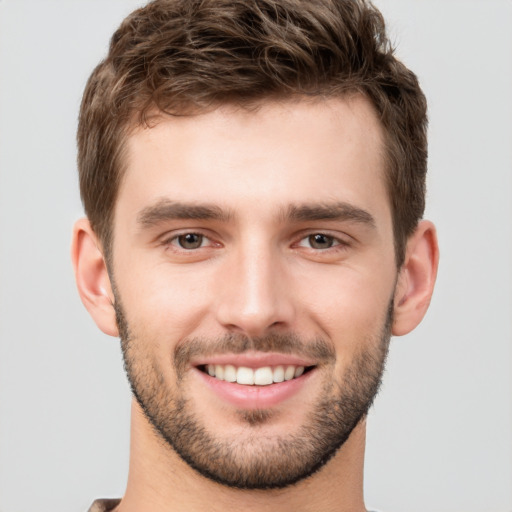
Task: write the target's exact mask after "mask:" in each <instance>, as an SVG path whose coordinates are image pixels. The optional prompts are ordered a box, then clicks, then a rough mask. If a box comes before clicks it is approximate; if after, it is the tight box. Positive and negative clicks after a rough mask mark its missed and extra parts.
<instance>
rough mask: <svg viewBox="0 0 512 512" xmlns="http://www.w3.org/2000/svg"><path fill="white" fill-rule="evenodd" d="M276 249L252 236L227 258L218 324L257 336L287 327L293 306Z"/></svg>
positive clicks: (259, 238)
mask: <svg viewBox="0 0 512 512" xmlns="http://www.w3.org/2000/svg"><path fill="white" fill-rule="evenodd" d="M282 270H283V267H282V261H281V257H280V254H279V250H278V249H277V248H276V247H274V246H273V245H272V243H271V242H269V240H268V239H267V240H265V239H264V238H263V237H257V236H253V237H251V240H250V241H247V242H246V243H241V244H240V245H239V246H238V247H237V248H236V249H235V250H234V251H233V252H232V254H231V255H230V258H229V265H228V269H227V276H225V279H224V282H223V283H222V284H221V286H222V294H221V297H222V299H221V303H220V304H219V309H218V315H219V321H220V322H221V323H222V324H223V326H224V327H226V328H228V329H230V330H236V331H239V332H243V333H245V334H247V335H249V336H261V335H263V334H264V333H265V332H266V331H267V330H268V329H269V328H275V327H277V326H281V327H282V326H284V325H287V324H290V323H291V321H292V316H293V307H292V304H291V302H290V299H289V297H288V296H287V293H286V291H285V286H283V284H284V283H283V279H284V275H283V272H282Z"/></svg>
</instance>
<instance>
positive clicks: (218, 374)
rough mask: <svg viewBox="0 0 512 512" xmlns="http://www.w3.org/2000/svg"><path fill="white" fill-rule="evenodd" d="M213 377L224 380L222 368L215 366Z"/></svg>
mask: <svg viewBox="0 0 512 512" xmlns="http://www.w3.org/2000/svg"><path fill="white" fill-rule="evenodd" d="M215 377H217V379H220V380H224V366H222V365H220V364H216V365H215Z"/></svg>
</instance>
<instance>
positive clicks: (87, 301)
mask: <svg viewBox="0 0 512 512" xmlns="http://www.w3.org/2000/svg"><path fill="white" fill-rule="evenodd" d="M100 247H101V244H100V243H99V240H98V238H97V237H96V235H95V233H94V231H93V230H92V228H91V224H90V223H89V220H88V219H80V220H78V221H77V222H76V223H75V226H74V228H73V240H72V244H71V260H72V262H73V268H74V271H75V280H76V285H77V288H78V293H79V294H80V298H81V299H82V302H83V304H84V306H85V307H86V309H87V311H89V314H90V315H91V316H92V318H93V320H94V321H95V322H96V325H97V326H98V327H99V328H100V329H101V330H102V331H103V332H104V333H105V334H109V335H110V336H118V335H119V332H118V330H117V323H116V315H115V311H114V306H113V304H114V294H113V293H112V287H111V284H110V278H109V275H108V272H107V266H106V263H105V259H104V257H103V253H102V251H101V249H100Z"/></svg>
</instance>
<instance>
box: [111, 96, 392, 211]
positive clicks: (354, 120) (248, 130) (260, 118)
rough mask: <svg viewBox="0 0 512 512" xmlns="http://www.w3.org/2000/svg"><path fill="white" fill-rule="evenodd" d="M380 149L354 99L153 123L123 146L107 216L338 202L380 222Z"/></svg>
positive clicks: (365, 104)
mask: <svg viewBox="0 0 512 512" xmlns="http://www.w3.org/2000/svg"><path fill="white" fill-rule="evenodd" d="M383 147H384V146H383V133H382V127H381V125H380V122H379V121H378V119H377V116H376V114H375V112H374V110H373V107H372V105H371V104H370V102H369V101H368V100H366V99H365V98H364V97H362V96H359V95H354V96H351V97H345V98H335V99H332V98H331V99H324V100H318V99H315V100H297V101H282V102H277V101H268V102H263V103H262V104H260V105H259V106H258V107H257V108H253V109H244V108H237V107H234V106H230V105H227V106H222V107H220V108H217V109H215V110H212V111H209V112H207V113H203V114H197V115H189V116H182V117H170V116H162V117H159V118H157V119H156V121H155V123H154V124H152V127H150V128H147V127H140V128H137V129H136V130H134V131H133V133H132V134H131V135H130V136H129V137H128V140H127V152H126V172H125V174H124V176H123V180H122V183H121V185H120V190H119V194H118V201H117V204H116V213H115V217H118V215H130V214H131V215H132V216H133V215H135V214H136V212H137V211H140V209H142V208H144V207H147V206H148V205H151V203H155V202H157V201H161V200H162V199H171V200H177V201H185V202H199V203H201V202H206V203H209V204H210V203H213V204H216V205H219V206H220V207H222V208H225V209H226V210H232V211H234V212H235V213H236V212H237V210H240V211H241V212H242V211H244V210H245V211H249V209H250V208H252V211H253V213H255V214H256V212H258V211H259V212H261V211H263V210H265V211H266V212H270V211H271V210H273V212H274V213H275V212H276V211H277V210H279V209H280V210H281V211H282V210H283V208H287V207H288V206H289V205H290V204H301V203H308V204H311V203H314V202H324V203H326V202H330V201H331V202H332V201H345V202H348V203H351V204H352V203H356V206H365V207H366V208H367V209H368V208H370V207H371V208H376V209H377V210H378V209H379V208H380V210H382V211H380V212H374V213H375V214H377V215H379V214H380V215H382V214H386V213H389V206H388V200H387V194H386V187H385V180H384V158H383ZM357 203H367V204H357ZM372 203H373V206H372ZM377 203H379V204H377Z"/></svg>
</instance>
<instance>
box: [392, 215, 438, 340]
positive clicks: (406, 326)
mask: <svg viewBox="0 0 512 512" xmlns="http://www.w3.org/2000/svg"><path fill="white" fill-rule="evenodd" d="M438 263H439V247H438V244H437V235H436V229H435V227H434V225H433V224H432V223H431V222H429V221H421V222H420V223H419V224H418V227H417V228H416V231H415V232H414V233H413V235H412V236H411V237H410V238H409V240H408V242H407V247H406V253H405V261H404V264H403V265H402V268H401V269H400V273H399V276H398V283H397V286H396V290H395V300H394V317H393V327H392V329H391V331H392V333H393V335H394V336H402V335H403V334H407V333H408V332H410V331H412V330H413V329H414V328H415V327H416V326H417V325H418V324H419V323H420V322H421V320H422V319H423V317H424V316H425V313H426V312H427V309H428V306H429V304H430V299H431V297H432V293H433V291H434V284H435V281H436V276H437V266H438Z"/></svg>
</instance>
